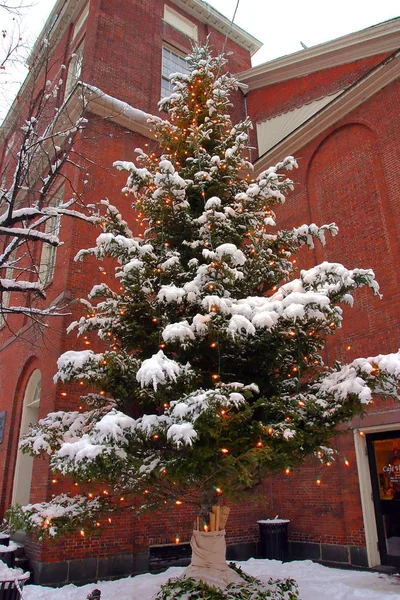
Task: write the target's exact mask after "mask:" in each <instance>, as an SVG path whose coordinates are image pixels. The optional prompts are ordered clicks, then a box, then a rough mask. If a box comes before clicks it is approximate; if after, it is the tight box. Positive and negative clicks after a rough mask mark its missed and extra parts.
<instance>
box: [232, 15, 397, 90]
mask: <svg viewBox="0 0 400 600" xmlns="http://www.w3.org/2000/svg"><path fill="white" fill-rule="evenodd" d="M398 48H400V18H397V19H392V20H391V21H386V22H385V23H381V24H379V25H374V26H373V27H368V29H363V30H362V31H357V32H356V33H351V34H350V35H346V36H343V37H340V38H337V39H335V40H333V41H331V42H325V43H324V44H319V45H318V46H313V47H312V48H308V49H306V50H300V51H299V52H296V53H294V54H289V55H287V56H283V57H282V58H277V59H276V60H272V61H270V62H266V63H264V64H262V65H259V66H257V67H252V68H251V69H248V70H247V71H242V72H241V73H239V74H238V75H237V77H238V79H239V80H240V81H242V82H243V83H245V84H247V85H248V89H247V90H246V92H245V93H249V92H250V91H252V90H257V89H259V88H262V87H266V86H268V85H272V84H274V83H280V82H281V81H287V80H288V79H294V78H297V77H303V76H305V75H309V74H311V73H315V72H317V71H321V70H323V69H327V68H330V67H336V66H338V65H343V64H347V63H351V62H354V61H356V60H361V59H363V58H368V57H370V56H376V55H378V54H385V53H388V52H394V51H395V50H397V49H398Z"/></svg>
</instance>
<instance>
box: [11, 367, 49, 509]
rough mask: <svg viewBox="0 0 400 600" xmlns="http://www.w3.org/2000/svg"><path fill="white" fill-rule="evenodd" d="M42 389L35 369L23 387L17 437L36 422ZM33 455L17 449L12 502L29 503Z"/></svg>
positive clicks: (39, 374)
mask: <svg viewBox="0 0 400 600" xmlns="http://www.w3.org/2000/svg"><path fill="white" fill-rule="evenodd" d="M41 389H42V375H41V372H40V371H39V369H35V371H33V373H32V375H31V376H30V378H29V381H28V383H27V386H26V388H25V394H24V401H23V406H22V418H21V427H20V432H19V439H21V437H22V436H23V435H25V433H27V431H28V427H29V425H30V424H34V423H37V420H38V414H39V405H40V392H41ZM32 469H33V457H32V456H29V455H28V454H23V453H22V452H21V450H18V454H17V461H16V464H15V472H14V485H13V495H12V504H13V505H14V504H21V505H25V504H28V503H29V496H30V492H31V483H32Z"/></svg>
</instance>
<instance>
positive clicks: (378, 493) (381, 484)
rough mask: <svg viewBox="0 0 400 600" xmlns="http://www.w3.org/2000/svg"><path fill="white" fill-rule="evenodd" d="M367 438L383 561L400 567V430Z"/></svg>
mask: <svg viewBox="0 0 400 600" xmlns="http://www.w3.org/2000/svg"><path fill="white" fill-rule="evenodd" d="M366 442H367V451H368V461H369V467H370V474H371V485H372V498H373V502H374V508H375V518H376V527H377V533H378V547H379V553H380V557H381V562H382V564H383V565H389V566H393V567H400V430H395V431H385V432H378V433H370V434H367V435H366Z"/></svg>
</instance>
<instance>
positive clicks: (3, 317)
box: [0, 250, 17, 327]
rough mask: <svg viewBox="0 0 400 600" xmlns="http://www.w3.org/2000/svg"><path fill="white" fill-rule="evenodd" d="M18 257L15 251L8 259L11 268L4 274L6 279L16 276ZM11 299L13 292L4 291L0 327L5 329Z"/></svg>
mask: <svg viewBox="0 0 400 600" xmlns="http://www.w3.org/2000/svg"><path fill="white" fill-rule="evenodd" d="M16 255H17V251H16V250H14V251H13V252H12V253H11V254H10V257H9V259H8V261H7V262H8V264H9V265H10V266H9V267H7V269H6V270H5V272H4V279H12V278H13V276H14V275H15V274H14V263H15V258H16ZM10 298H11V292H7V291H5V292H4V291H3V292H1V301H0V303H1V308H2V310H1V314H0V327H3V325H5V324H6V318H7V317H6V314H7V308H8V307H9V306H10Z"/></svg>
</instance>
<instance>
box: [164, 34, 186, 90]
mask: <svg viewBox="0 0 400 600" xmlns="http://www.w3.org/2000/svg"><path fill="white" fill-rule="evenodd" d="M174 63H175V64H174ZM172 66H173V67H174V68H171V67H172ZM188 72H189V69H188V67H187V64H186V61H185V56H184V54H180V53H179V52H178V51H177V50H175V49H172V48H171V47H170V46H167V45H164V46H163V47H162V64H161V98H165V97H166V96H169V95H170V94H171V93H172V87H171V82H170V80H169V76H170V75H171V74H172V73H188Z"/></svg>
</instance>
